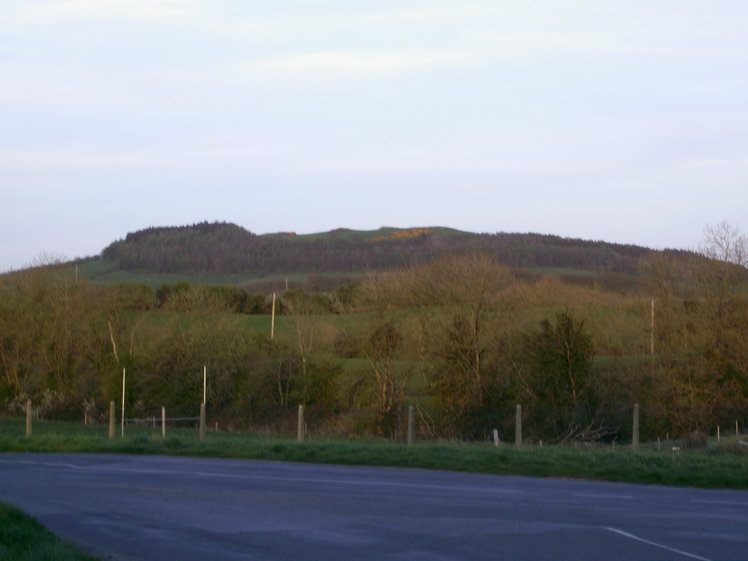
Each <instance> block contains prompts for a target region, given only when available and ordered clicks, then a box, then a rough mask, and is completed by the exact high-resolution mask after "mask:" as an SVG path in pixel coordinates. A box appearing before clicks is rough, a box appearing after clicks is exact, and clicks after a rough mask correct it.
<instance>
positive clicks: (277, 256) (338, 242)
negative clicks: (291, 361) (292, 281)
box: [102, 222, 649, 274]
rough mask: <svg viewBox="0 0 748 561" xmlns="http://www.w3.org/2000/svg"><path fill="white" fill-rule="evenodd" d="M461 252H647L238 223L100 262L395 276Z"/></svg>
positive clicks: (600, 255) (630, 265)
mask: <svg viewBox="0 0 748 561" xmlns="http://www.w3.org/2000/svg"><path fill="white" fill-rule="evenodd" d="M464 251H477V252H483V253H489V254H491V255H493V256H494V257H495V258H496V259H497V260H498V261H499V262H501V263H503V264H504V265H508V266H511V267H522V268H562V269H583V270H588V271H595V272H617V273H632V272H634V271H635V270H636V268H637V266H638V263H639V260H640V259H641V257H642V256H644V255H645V254H646V253H648V251H649V250H648V249H646V248H643V247H638V246H634V245H620V244H611V243H606V242H601V241H585V240H580V239H569V238H561V237H558V236H551V235H541V234H508V233H497V234H474V233H468V232H460V231H457V230H450V229H445V228H412V229H396V228H382V229H380V230H378V231H374V232H357V231H354V230H344V229H343V230H333V231H331V232H327V233H324V234H316V235H306V236H298V235H295V234H293V233H284V234H272V235H256V234H253V233H252V232H250V231H248V230H245V229H244V228H241V227H240V226H237V225H235V224H229V223H225V222H223V223H207V222H204V223H200V224H195V225H191V226H182V227H166V228H148V229H146V230H141V231H138V232H134V233H130V234H128V235H127V236H126V237H125V239H123V240H119V241H116V242H114V243H112V244H111V245H109V246H108V247H107V248H106V249H104V251H103V252H102V258H104V259H107V260H109V261H111V262H113V263H114V265H115V267H116V268H117V269H119V270H123V271H150V272H153V273H159V274H165V273H179V274H204V273H217V272H221V273H227V274H232V273H247V272H253V273H263V274H268V273H290V272H296V271H304V272H330V271H335V272H364V271H373V270H383V269H392V268H396V267H402V266H408V265H416V264H419V263H424V262H427V261H430V260H432V259H433V258H434V257H436V256H438V255H441V254H445V253H454V252H464Z"/></svg>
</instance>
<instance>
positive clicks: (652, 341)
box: [649, 298, 655, 356]
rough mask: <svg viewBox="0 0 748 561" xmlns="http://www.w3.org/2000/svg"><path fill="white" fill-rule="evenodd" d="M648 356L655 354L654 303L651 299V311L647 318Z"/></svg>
mask: <svg viewBox="0 0 748 561" xmlns="http://www.w3.org/2000/svg"><path fill="white" fill-rule="evenodd" d="M649 354H650V355H652V356H654V354H655V301H654V298H652V310H651V312H650V318H649Z"/></svg>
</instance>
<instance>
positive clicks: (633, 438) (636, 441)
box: [631, 403, 639, 450]
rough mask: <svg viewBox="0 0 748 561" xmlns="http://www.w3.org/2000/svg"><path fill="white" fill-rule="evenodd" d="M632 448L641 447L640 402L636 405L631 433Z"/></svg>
mask: <svg viewBox="0 0 748 561" xmlns="http://www.w3.org/2000/svg"><path fill="white" fill-rule="evenodd" d="M631 448H633V449H634V450H638V449H639V404H638V403H636V404H635V405H634V428H633V432H632V434H631Z"/></svg>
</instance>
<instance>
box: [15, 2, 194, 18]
mask: <svg viewBox="0 0 748 561" xmlns="http://www.w3.org/2000/svg"><path fill="white" fill-rule="evenodd" d="M197 7H199V2H197V1H195V0H54V1H47V2H41V3H37V4H34V5H31V6H26V7H24V8H23V9H22V10H21V15H22V16H25V17H26V18H28V19H39V18H49V19H57V18H135V19H148V18H166V17H174V16H179V15H183V14H186V13H190V12H193V11H195V9H196V8H197Z"/></svg>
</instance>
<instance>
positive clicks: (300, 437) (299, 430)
mask: <svg viewBox="0 0 748 561" xmlns="http://www.w3.org/2000/svg"><path fill="white" fill-rule="evenodd" d="M296 442H304V406H303V405H299V415H298V419H297V420H296Z"/></svg>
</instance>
